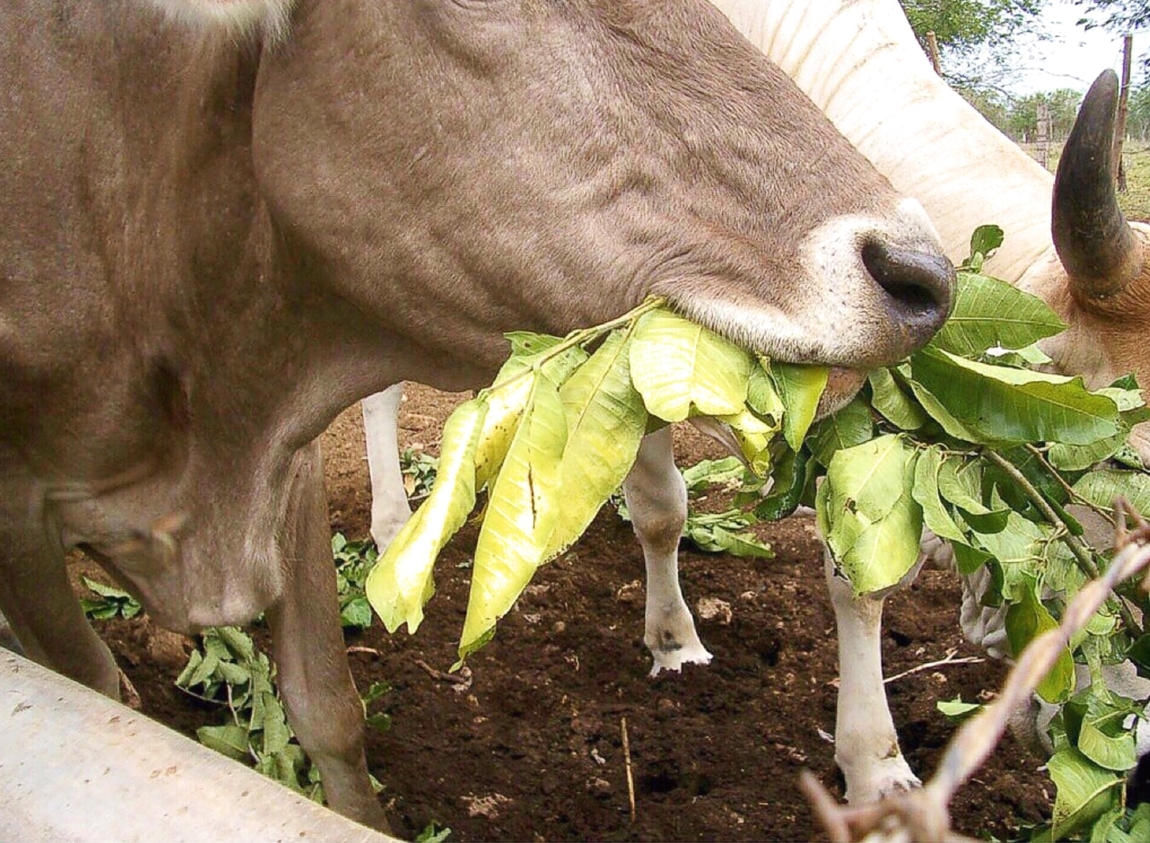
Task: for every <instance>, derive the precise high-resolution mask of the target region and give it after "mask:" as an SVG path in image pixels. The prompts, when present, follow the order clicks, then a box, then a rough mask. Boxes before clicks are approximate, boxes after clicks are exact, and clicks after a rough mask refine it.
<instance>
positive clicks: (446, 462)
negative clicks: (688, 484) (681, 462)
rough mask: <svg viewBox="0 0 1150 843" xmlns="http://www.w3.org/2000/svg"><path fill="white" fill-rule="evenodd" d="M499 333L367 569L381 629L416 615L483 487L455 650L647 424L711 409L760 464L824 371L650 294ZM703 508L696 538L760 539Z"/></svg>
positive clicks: (568, 524) (478, 637) (799, 420)
mask: <svg viewBox="0 0 1150 843" xmlns="http://www.w3.org/2000/svg"><path fill="white" fill-rule="evenodd" d="M508 338H509V340H510V342H511V346H512V354H511V357H510V359H509V360H508V361H507V363H506V364H504V366H503V368H502V370H501V371H500V372H499V374H498V375H497V377H496V379H495V381H494V383H493V384H492V386H491V387H489V388H488V389H485V390H483V391H481V392H480V393H479V394H478V395H477V396H476V398H474V399H472V400H471V401H468V402H465V403H464V404H462V405H461V406H460V407H459V408H458V409H457V410H456V411H455V412H454V413H453V414H452V415H451V417H450V418H449V419H448V420H447V423H446V425H445V427H444V432H443V449H442V453H441V455H440V459H439V474H438V477H437V481H436V484H435V487H434V488H433V489H432V492H431V494H430V496H429V497H428V499H427V500H426V501H425V502H424V504H423V505H422V506H421V507H420V508H419V509H418V510H417V511H416V512H415V514H414V515H413V516H412V518H411V520H410V521H409V522H408V524H407V525H406V526H405V527H404V528H403V530H402V531H401V532H400V533H399V535H398V536H397V537H396V538H395V540H394V541H393V542H392V544H391V545H390V546H389V547H388V549H387V551H386V552H385V553H384V554H383V556H382V557H381V559H380V561H379V563H378V564H377V565H376V567H375V568H374V569H373V570H372V572H371V574H370V575H369V577H368V581H367V594H368V598H369V600H370V601H371V603H372V605H373V606H374V608H375V610H376V612H377V613H378V614H379V615H380V617H381V618H382V619H383V621H384V624H385V625H386V626H387V628H388V629H389V630H395V629H397V628H399V626H401V625H403V624H405V623H406V624H407V626H408V628H409V630H411V631H414V630H415V629H416V628H418V626H419V624H420V623H421V621H422V619H423V606H424V604H425V603H426V601H427V600H428V599H430V597H431V595H432V594H433V592H434V580H433V578H432V571H433V566H434V563H435V559H436V557H437V555H438V554H439V552H440V550H441V549H442V547H443V545H444V544H445V543H446V542H447V540H448V539H449V538H450V537H451V536H452V535H453V534H454V533H455V532H456V531H457V530H458V529H459V527H460V526H462V524H463V523H464V522H465V520H466V519H467V516H468V515H469V514H470V513H471V511H472V509H473V508H474V507H475V504H476V499H477V493H478V492H479V491H480V490H482V489H483V488H486V489H487V492H488V498H487V504H486V507H485V508H484V511H483V523H482V527H481V529H480V534H479V540H478V542H477V545H476V549H475V563H474V567H473V572H472V582H471V591H470V599H469V603H468V610H467V617H466V619H465V621H464V626H463V632H462V634H461V637H460V647H459V654H460V658H461V659H462V658H464V657H466V655H467V654H468V653H470V652H473V651H474V650H476V649H478V648H479V647H481V646H482V645H483V644H484V643H486V641H487V640H489V639H490V637H491V635H492V634H493V632H494V628H495V623H496V621H497V620H498V619H499V618H500V617H502V616H503V614H505V613H506V612H507V611H508V610H509V609H510V608H511V606H512V605H513V604H514V602H515V600H516V599H517V598H518V596H519V594H520V593H521V592H522V590H523V588H524V587H525V586H526V585H527V583H528V582H529V581H530V579H531V577H532V576H533V575H534V573H535V571H536V570H537V569H538V567H539V566H540V565H542V564H543V563H545V562H546V561H548V560H549V559H552V558H554V557H555V556H556V555H558V554H559V553H561V552H562V551H563V550H565V549H566V548H567V547H568V546H569V545H570V544H571V543H573V542H574V541H575V539H577V538H578V537H579V536H580V535H581V534H582V533H583V531H584V530H586V528H587V526H588V524H590V522H591V520H592V519H593V518H594V516H595V514H596V513H597V512H598V510H599V508H600V507H601V506H602V504H603V503H604V502H605V501H606V500H607V499H608V498H609V496H610V495H611V494H612V493H613V492H614V491H615V490H616V489H617V488H618V487H619V485H620V483H622V481H623V478H624V477H625V476H626V474H627V472H628V471H629V470H630V467H631V465H632V464H633V463H634V461H635V458H636V455H637V453H638V449H639V443H640V441H641V439H642V437H643V435H644V434H645V433H647V432H649V431H651V430H654V429H657V428H658V427H660V426H662V425H665V424H667V423H670V422H675V421H682V420H683V419H686V418H688V417H689V416H694V415H702V416H710V417H715V418H717V419H719V420H720V421H722V422H724V423H725V424H726V425H728V427H729V428H730V430H731V435H732V436H733V437H734V441H735V442H736V443H737V446H738V448H739V450H740V452H741V454H742V457H743V459H744V460H745V461H746V462H747V464H748V465H750V466H751V467H752V468H753V469H755V470H756V471H757V472H758V473H760V474H762V475H764V476H765V475H766V474H767V473H768V472H769V471H770V468H771V463H772V460H773V456H774V455H773V452H772V449H773V448H774V449H775V450H777V449H778V447H779V445H778V443H784V444H783V446H782V447H784V448H786V447H789V446H787V445H786V444H785V443H788V442H793V443H796V445H797V444H798V443H801V441H802V438H803V435H804V434H805V432H806V429H807V427H808V426H809V424H810V423H811V420H812V419H813V418H814V414H815V410H816V407H817V405H818V400H819V396H820V395H821V393H822V390H823V388H824V387H825V385H826V378H827V372H826V370H825V369H821V368H816V367H803V366H791V365H785V364H778V363H772V362H770V361H766V360H761V359H757V358H755V357H754V356H753V355H751V354H750V353H748V352H747V351H746V350H744V349H742V348H740V347H738V346H736V345H734V344H733V343H731V342H729V341H728V340H726V339H724V338H722V337H719V336H718V335H716V334H713V333H712V332H710V331H708V330H706V329H704V328H702V327H701V326H699V325H697V324H694V323H692V322H689V321H687V320H685V319H683V318H682V317H679V316H677V315H675V314H674V313H672V312H670V311H668V310H666V309H665V308H664V307H663V306H662V302H661V300H659V299H651V300H648V301H647V302H644V303H643V304H642V305H640V306H639V307H638V308H636V309H635V310H633V311H631V312H630V313H627V314H625V315H624V316H622V317H620V318H618V319H614V320H611V321H610V322H607V323H605V324H603V325H600V326H597V327H595V328H589V329H584V330H580V331H575V332H574V333H572V334H571V335H569V336H568V337H566V338H564V339H560V338H558V337H549V336H543V335H538V334H527V333H516V334H509V335H508ZM706 520H707V519H706V518H703V517H697V518H696V521H695V525H696V526H697V527H699V534H700V538H702V535H701V534H702V533H703V532H704V531H706V532H708V533H709V535H710V537H711V540H712V541H714V542H718V543H722V544H726V545H728V546H734V545H736V544H737V545H738V546H740V547H741V548H742V549H744V550H747V551H748V552H760V553H765V552H769V551H766V550H765V549H758V548H752V546H751V545H750V543H749V542H741V541H740V540H739V538H738V537H737V536H734V535H733V534H730V533H728V532H727V531H726V526H725V524H726V523H730V516H725V517H724V519H723V521H724V522H725V523H720V520H719V519H718V517H712V518H711V519H710V520H711V521H712V522H713V523H709V524H707V523H704V522H705V521H706ZM749 520H750V519H749V518H748V519H746V521H744V523H747V522H749ZM704 540H705V539H704Z"/></svg>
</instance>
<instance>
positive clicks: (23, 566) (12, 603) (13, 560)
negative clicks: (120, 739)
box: [0, 501, 120, 700]
mask: <svg viewBox="0 0 1150 843" xmlns="http://www.w3.org/2000/svg"><path fill="white" fill-rule="evenodd" d="M13 503H14V501H13ZM5 522H6V523H9V524H11V523H15V522H16V518H15V517H14V516H11V513H8V512H3V511H0V523H5ZM38 526H39V525H38ZM30 532H31V535H30V536H29V535H28V534H25V533H23V532H20V531H0V612H3V614H4V616H5V617H6V618H7V621H8V624H9V625H10V630H9V633H8V635H9V636H10V637H11V638H14V639H15V641H13V642H11V643H13V644H15V643H16V642H18V643H19V646H20V648H21V649H22V650H23V651H24V654H25V655H27V656H28V658H30V659H32V661H35V662H37V663H39V664H42V665H44V666H45V667H48V668H51V669H52V670H55V671H57V672H59V673H62V674H64V675H65V676H67V677H68V678H70V679H73V680H75V681H76V682H80V683H81V684H83V685H87V686H88V687H89V688H92V689H94V690H96V691H99V692H100V693H102V694H104V695H106V696H108V697H111V698H112V699H114V700H119V699H120V673H119V671H118V670H117V669H116V662H115V660H114V659H113V658H112V653H111V651H110V650H109V649H108V646H107V645H106V644H105V643H104V642H103V641H101V640H100V637H99V636H98V635H97V634H96V632H95V631H94V630H93V629H92V626H91V624H89V623H88V620H87V618H85V617H84V610H83V609H81V608H80V603H79V601H77V600H76V595H75V593H74V592H73V591H72V585H71V583H70V582H69V581H68V570H67V567H66V566H65V564H64V552H63V550H62V548H61V547H60V546H59V545H58V544H57V543H55V542H51V541H49V539H48V537H47V535H46V531H45V530H44V528H43V527H42V526H39V528H38V529H33V530H31V531H30Z"/></svg>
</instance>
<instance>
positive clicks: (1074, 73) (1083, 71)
mask: <svg viewBox="0 0 1150 843" xmlns="http://www.w3.org/2000/svg"><path fill="white" fill-rule="evenodd" d="M1081 16H1082V10H1081V9H1079V8H1077V7H1075V6H1073V5H1072V4H1070V3H1067V2H1059V0H1052V2H1050V3H1049V4H1048V5H1047V7H1046V9H1045V10H1044V11H1043V13H1042V18H1041V20H1042V24H1043V26H1044V28H1045V30H1046V32H1047V33H1048V34H1049V35H1050V36H1051V38H1050V40H1049V41H1043V42H1039V43H1037V44H1035V45H1034V46H1027V47H1025V48H1023V49H1024V50H1025V51H1026V52H1027V53H1028V54H1030V55H1032V56H1033V58H1027V59H1026V60H1024V61H1020V62H1019V63H1018V66H1019V67H1020V68H1024V69H1023V70H1022V72H1020V73H1019V74H1018V75H1017V76H1016V77H1015V78H1014V79H1012V80H1010V81H1009V82H1007V83H1006V84H1005V85H1004V87H1006V88H1008V89H1009V90H1010V91H1011V92H1012V93H1015V94H1023V95H1024V94H1029V93H1034V92H1036V91H1051V90H1055V89H1058V88H1073V89H1075V90H1078V91H1085V90H1086V89H1087V88H1088V87H1090V83H1091V82H1093V81H1094V79H1095V77H1097V76H1098V74H1099V73H1101V72H1102V71H1103V70H1105V69H1106V68H1108V67H1111V68H1113V69H1114V70H1115V71H1116V72H1118V73H1121V71H1122V38H1121V36H1120V35H1115V34H1113V33H1111V32H1109V31H1107V30H1104V29H1092V30H1089V31H1087V30H1084V29H1083V28H1082V27H1079V26H1075V22H1076V21H1077V20H1078V19H1079V18H1080V17H1081ZM1148 48H1150V31H1145V30H1143V31H1141V32H1135V33H1134V61H1135V68H1134V73H1135V82H1137V81H1138V79H1137V74H1138V69H1137V62H1138V57H1139V56H1140V55H1142V54H1143V53H1145V52H1146V51H1147V49H1148Z"/></svg>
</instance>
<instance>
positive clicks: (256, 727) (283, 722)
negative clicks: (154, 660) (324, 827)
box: [176, 627, 323, 802]
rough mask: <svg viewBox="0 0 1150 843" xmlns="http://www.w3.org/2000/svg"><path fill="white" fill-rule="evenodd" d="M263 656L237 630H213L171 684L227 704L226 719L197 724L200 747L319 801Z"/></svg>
mask: <svg viewBox="0 0 1150 843" xmlns="http://www.w3.org/2000/svg"><path fill="white" fill-rule="evenodd" d="M274 677H275V671H274V668H273V667H272V665H271V662H270V660H269V659H268V657H267V655H266V654H264V653H262V652H260V651H259V650H258V649H257V648H256V646H255V643H254V642H253V641H252V639H251V638H250V637H249V636H248V635H247V634H246V633H244V632H243V631H242V630H240V629H238V628H237V627H216V628H212V629H208V630H206V631H205V632H204V633H203V635H201V636H200V649H198V650H194V651H193V652H192V654H191V657H190V658H189V659H188V663H187V665H186V666H185V667H184V669H183V671H182V672H181V673H180V675H179V677H178V678H177V679H176V686H177V687H178V688H180V689H181V690H183V691H185V692H186V693H188V694H191V695H192V696H194V697H197V698H199V699H201V700H205V701H208V702H215V703H220V704H222V705H226V706H227V708H228V711H229V713H230V714H231V721H232V722H230V723H227V724H225V725H223V726H201V727H200V728H199V729H197V730H196V736H197V737H198V738H199V739H200V743H202V744H204V745H205V746H208V747H210V748H212V749H214V750H216V751H217V752H221V753H223V754H224V755H227V756H228V757H229V758H232V759H233V760H236V761H241V762H244V763H247V764H250V765H252V766H253V767H255V769H256V770H258V771H259V772H261V773H263V774H264V775H266V776H268V777H269V778H272V779H275V780H276V781H278V782H280V783H281V784H284V785H286V786H287V787H290V788H291V789H292V790H295V791H297V792H299V793H302V794H304V795H305V796H307V797H308V798H310V799H313V800H315V801H317V802H318V801H322V800H323V790H322V785H321V784H320V781H319V772H318V770H315V769H314V768H313V767H312V765H311V764H310V763H309V762H308V760H307V757H306V756H305V755H304V752H303V749H302V748H301V747H300V746H299V742H298V741H296V740H295V737H294V734H293V733H292V730H291V727H290V726H288V724H287V716H286V714H285V713H284V707H283V703H282V702H281V701H280V698H279V694H278V693H277V691H276V689H275V685H274Z"/></svg>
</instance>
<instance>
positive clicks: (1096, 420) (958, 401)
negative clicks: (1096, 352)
mask: <svg viewBox="0 0 1150 843" xmlns="http://www.w3.org/2000/svg"><path fill="white" fill-rule="evenodd" d="M911 370H912V372H913V373H914V377H915V379H916V380H918V381H919V382H920V383H922V384H923V386H925V387H926V388H927V389H928V390H929V391H930V392H931V393H932V394H933V395H934V396H935V397H936V398H937V399H938V400H939V402H940V403H942V404H943V405H944V406H945V408H946V410H947V412H949V413H951V414H952V415H953V416H954V418H956V419H957V420H958V421H959V422H961V423H962V424H963V425H964V426H966V427H967V428H968V429H970V430H972V431H975V432H977V433H978V434H979V436H980V437H981V439H980V440H979V441H990V442H1017V443H1023V442H1045V441H1053V442H1062V443H1064V444H1072V445H1085V444H1088V443H1090V442H1095V441H1097V440H1099V439H1103V438H1106V437H1110V436H1114V435H1115V434H1116V433H1117V432H1118V408H1117V406H1116V405H1115V403H1114V401H1112V400H1111V399H1109V398H1107V397H1105V396H1101V395H1092V394H1091V393H1089V392H1087V391H1086V389H1085V387H1083V386H1082V380H1081V379H1080V378H1063V377H1059V376H1056V375H1045V374H1041V373H1039V372H1028V371H1022V370H1019V369H1008V368H1005V367H1002V366H989V365H986V364H985V363H976V362H974V361H973V360H965V359H963V358H961V357H956V356H955V355H953V354H950V353H949V352H946V351H942V350H939V349H932V348H929V347H928V348H926V349H923V350H922V351H920V352H919V353H918V354H916V355H915V356H914V357H913V358H911ZM928 409H929V408H928Z"/></svg>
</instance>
